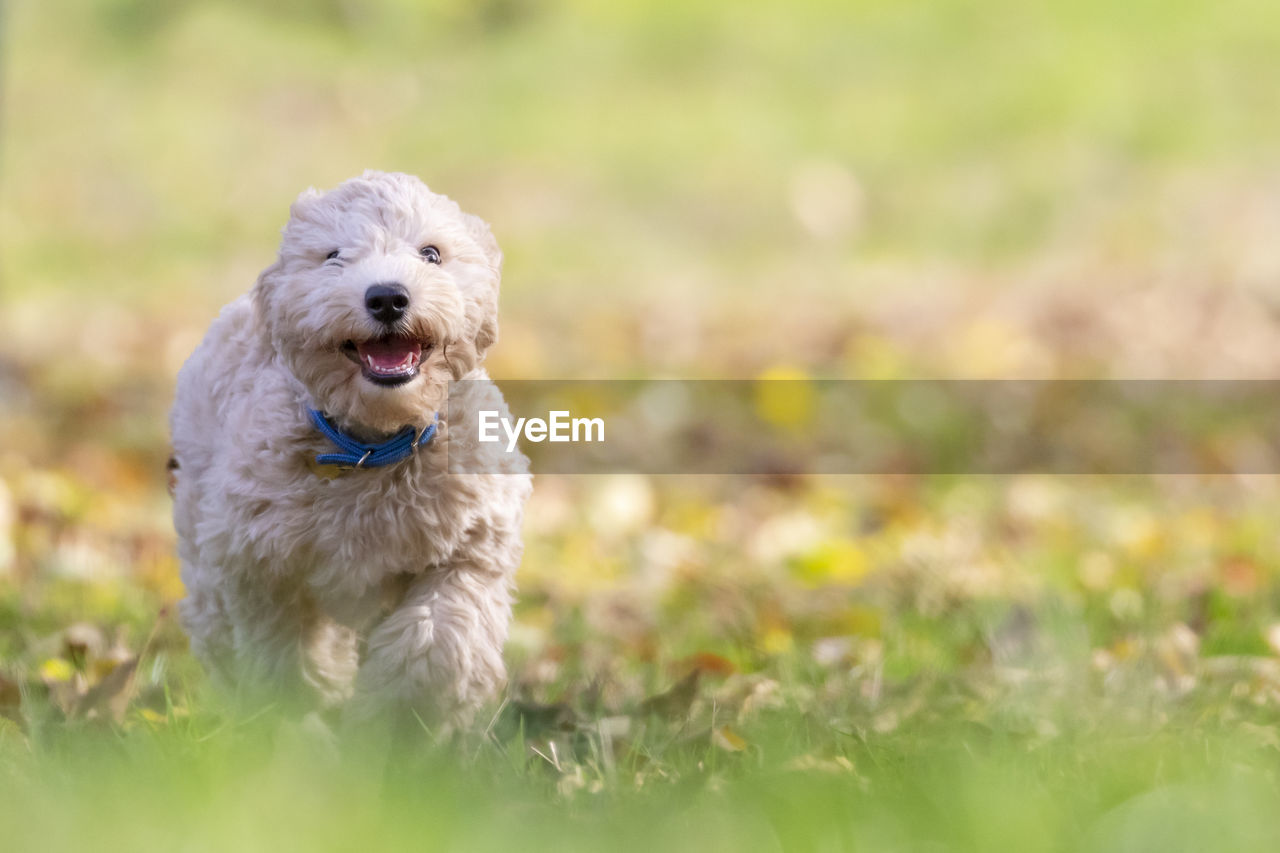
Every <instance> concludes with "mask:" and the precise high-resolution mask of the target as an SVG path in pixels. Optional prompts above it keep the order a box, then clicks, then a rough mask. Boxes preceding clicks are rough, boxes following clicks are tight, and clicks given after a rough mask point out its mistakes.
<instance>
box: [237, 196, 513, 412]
mask: <svg viewBox="0 0 1280 853" xmlns="http://www.w3.org/2000/svg"><path fill="white" fill-rule="evenodd" d="M501 266H502V253H501V252H500V251H498V244H497V243H496V242H495V241H494V239H493V235H492V234H490V232H489V227H488V226H487V225H485V223H484V222H483V221H482V220H481V219H479V218H478V217H475V216H471V215H470V214H466V213H463V212H462V211H461V210H460V209H459V208H458V205H457V204H455V203H454V202H452V201H450V200H449V199H448V198H446V197H445V196H442V195H437V194H435V193H433V192H431V191H430V190H429V189H427V187H426V185H425V184H423V183H422V182H421V181H420V180H418V179H417V178H415V177H412V176H410V175H402V174H388V173H383V172H372V171H370V172H365V173H364V174H363V175H361V176H360V177H359V178H353V179H351V180H349V181H347V182H346V183H344V184H342V185H340V186H338V187H337V188H336V189H333V190H330V191H329V192H325V193H320V192H317V191H316V190H308V191H306V192H304V193H303V194H302V195H300V196H299V197H298V200H297V201H295V202H294V204H293V207H292V209H291V211H290V219H289V224H288V225H287V226H285V229H284V239H283V240H282V241H281V244H280V256H279V258H278V259H277V260H276V262H275V263H274V264H273V265H272V266H270V267H269V268H267V269H266V270H265V271H264V272H263V273H262V275H261V276H260V277H259V279H258V283H257V285H256V286H255V287H254V291H253V299H254V304H255V307H256V309H257V313H258V316H259V318H260V321H261V323H262V325H263V329H264V332H265V334H266V335H267V336H268V338H269V341H270V344H271V346H272V348H273V349H274V350H275V352H276V353H278V355H279V356H280V357H281V358H282V359H283V361H284V363H285V365H286V366H287V367H288V368H289V369H290V370H291V371H293V374H294V375H295V376H297V378H298V379H299V380H300V381H301V382H302V383H303V385H305V386H306V388H307V390H308V392H310V394H311V396H312V398H313V400H314V402H315V405H316V406H317V407H318V408H320V409H321V410H323V411H325V412H326V413H328V414H329V415H330V416H332V417H334V418H337V419H338V420H339V421H340V422H342V423H346V424H348V425H351V426H355V427H358V428H363V430H365V431H368V432H374V433H390V432H394V431H396V430H398V429H400V428H401V427H402V426H404V425H405V424H415V425H424V424H425V423H428V422H430V420H431V417H432V413H433V412H435V411H437V410H438V409H439V408H440V406H441V405H442V404H443V402H444V398H445V394H446V391H447V386H448V382H449V380H450V379H451V378H452V379H456V378H460V377H462V376H464V375H465V374H466V373H468V372H469V371H470V370H472V369H473V368H474V367H475V366H476V365H477V364H479V362H480V360H481V359H482V358H483V357H484V352H485V350H487V349H488V348H489V346H490V345H492V344H493V342H494V341H495V340H496V338H497V332H498V325H497V312H498V278H499V273H500V270H501Z"/></svg>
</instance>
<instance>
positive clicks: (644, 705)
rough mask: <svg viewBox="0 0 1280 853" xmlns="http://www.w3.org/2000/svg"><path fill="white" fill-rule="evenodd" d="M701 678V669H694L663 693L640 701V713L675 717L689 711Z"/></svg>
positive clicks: (696, 694) (669, 717)
mask: <svg viewBox="0 0 1280 853" xmlns="http://www.w3.org/2000/svg"><path fill="white" fill-rule="evenodd" d="M701 680H702V670H700V669H695V670H693V671H692V672H690V673H689V674H688V675H686V676H685V677H684V678H682V679H680V681H678V682H676V684H675V685H674V686H673V687H672V688H671V689H670V690H667V691H666V692H665V693H658V694H657V695H654V696H650V697H649V698H648V699H645V700H644V701H643V702H641V703H640V713H641V714H655V715H657V716H659V717H666V718H668V719H675V718H676V717H683V716H684V715H686V714H688V713H689V708H690V707H691V706H692V705H693V700H694V699H695V698H697V696H698V685H699V683H700V682H701Z"/></svg>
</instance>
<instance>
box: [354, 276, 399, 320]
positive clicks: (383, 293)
mask: <svg viewBox="0 0 1280 853" xmlns="http://www.w3.org/2000/svg"><path fill="white" fill-rule="evenodd" d="M364 307H365V308H367V309H369V316H371V317H373V319H375V320H377V321H378V322H379V323H387V324H391V323H394V322H395V321H396V320H399V319H400V318H401V317H403V316H404V309H406V308H408V307H409V291H407V290H405V288H404V285H403V284H397V283H394V282H393V283H390V284H375V285H372V286H370V288H369V289H368V290H366V291H365V292H364Z"/></svg>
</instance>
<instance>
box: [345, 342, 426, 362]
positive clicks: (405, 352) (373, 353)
mask: <svg viewBox="0 0 1280 853" xmlns="http://www.w3.org/2000/svg"><path fill="white" fill-rule="evenodd" d="M356 349H357V350H358V351H359V353H360V360H361V361H362V362H364V363H365V364H368V363H369V362H370V360H372V362H373V366H374V367H377V368H380V369H382V370H391V369H393V368H396V367H399V366H400V365H402V364H404V363H405V359H407V358H408V357H409V356H410V355H412V356H413V357H414V360H415V361H416V360H417V359H418V358H419V357H421V355H422V345H421V344H419V343H418V342H417V341H415V340H413V339H411V338H404V337H399V336H393V337H389V338H381V339H379V340H376V341H365V342H364V343H362V344H357V345H356Z"/></svg>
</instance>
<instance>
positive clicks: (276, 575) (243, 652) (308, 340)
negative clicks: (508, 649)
mask: <svg viewBox="0 0 1280 853" xmlns="http://www.w3.org/2000/svg"><path fill="white" fill-rule="evenodd" d="M501 262H502V256H501V253H500V252H499V251H498V246H497V244H496V243H495V241H494V239H493V236H492V235H491V234H490V232H489V228H488V226H486V225H485V223H484V222H483V221H481V220H480V219H478V218H477V217H474V216H471V215H468V214H466V213H463V212H462V211H461V210H460V209H459V208H458V206H457V205H456V204H455V203H454V202H452V201H450V200H449V199H448V198H445V197H444V196H441V195H436V194H434V193H432V192H431V191H430V190H428V189H427V187H426V186H425V185H424V184H423V183H422V182H421V181H419V180H418V179H417V178H414V177H411V176H409V175H402V174H384V173H380V172H366V173H365V174H364V175H362V176H361V177H359V178H355V179H352V180H350V181H347V182H346V183H344V184H342V185H341V186H339V187H337V188H336V189H334V190H332V191H330V192H327V193H319V192H316V191H315V190H309V191H307V192H305V193H303V194H302V195H301V196H299V198H298V200H297V201H296V202H295V203H294V205H293V207H292V210H291V218H290V220H289V223H288V225H287V226H286V227H285V229H284V238H283V240H282V242H281V245H280V254H279V257H278V259H277V260H276V262H275V263H274V264H272V265H271V266H270V267H268V268H267V269H266V270H265V271H264V272H263V273H262V275H261V276H260V277H259V279H258V282H257V285H256V286H255V287H254V288H253V290H252V292H251V293H249V294H248V295H246V296H244V297H241V298H240V299H238V300H236V301H235V302H233V303H231V304H230V305H228V306H227V307H226V308H225V309H224V310H223V312H222V314H221V316H220V317H219V318H218V319H217V320H216V321H215V322H214V323H213V325H212V327H211V328H210V329H209V332H208V334H207V335H206V337H205V339H204V342H203V343H201V345H200V346H199V347H198V348H197V349H196V351H195V353H194V354H192V356H191V358H190V359H188V361H187V363H186V365H185V366H184V367H183V368H182V371H181V373H180V374H179V376H178V388H177V397H176V401H175V403H174V407H173V412H172V415H171V428H172V432H173V446H174V457H175V461H174V463H173V465H175V466H176V470H175V474H176V484H175V492H174V523H175V526H176V528H177V531H178V540H179V553H180V557H181V560H182V579H183V582H184V583H185V585H186V589H187V598H186V600H185V601H184V602H183V603H182V609H181V614H182V619H183V623H184V626H185V627H186V629H187V631H188V633H189V634H190V636H191V644H192V648H193V650H194V651H195V653H196V655H197V656H198V657H199V658H200V660H201V661H202V662H203V663H204V664H205V666H206V667H207V668H208V669H209V670H210V671H211V672H212V673H213V674H214V675H215V677H216V678H217V679H218V680H220V681H222V682H223V684H224V685H229V686H231V687H232V688H233V689H235V690H236V692H238V693H241V694H243V693H245V692H246V691H248V692H252V693H255V694H256V695H258V696H261V694H262V693H263V692H268V693H270V694H271V695H272V696H273V697H274V696H276V695H285V696H292V695H298V694H299V693H301V694H302V695H304V696H306V695H307V694H310V695H311V696H312V697H314V698H316V699H318V700H319V701H321V702H323V703H325V704H329V705H333V704H337V703H341V702H344V701H347V700H349V701H347V713H348V714H350V715H352V716H354V717H355V718H356V719H367V718H368V717H369V716H370V715H373V714H377V713H379V712H382V711H386V710H394V709H401V710H411V711H413V712H415V713H419V714H428V715H430V717H431V718H434V719H437V720H442V721H444V722H446V723H448V724H450V725H456V724H461V723H465V722H466V720H467V719H468V718H469V716H470V714H471V712H472V711H473V710H474V709H475V708H476V707H478V706H479V705H480V704H482V703H483V702H484V701H485V700H486V699H488V698H490V697H491V696H492V695H493V694H494V693H495V692H496V691H497V690H498V689H499V688H500V687H501V685H502V683H503V681H504V678H505V670H504V667H503V662H502V645H503V641H504V640H505V638H506V633H507V623H508V620H509V617H510V608H511V589H512V581H513V575H514V573H515V570H516V566H517V565H518V564H519V562H520V554H521V550H522V543H521V539H520V523H521V518H522V516H523V512H524V504H525V500H526V499H527V498H528V496H529V492H530V478H529V474H528V465H527V462H526V460H525V459H524V458H523V457H522V456H519V455H518V454H516V455H508V456H504V457H503V458H501V459H499V460H497V462H494V461H493V460H488V461H485V462H483V463H481V461H480V455H481V454H482V452H483V451H482V450H481V448H480V445H479V443H478V441H477V436H476V430H475V429H474V425H472V424H469V423H467V422H466V421H467V420H468V417H467V416H466V415H465V414H457V413H459V412H474V410H475V409H476V408H478V407H483V408H485V409H497V410H499V411H501V412H503V413H504V414H505V411H506V407H505V405H504V404H503V402H502V399H501V396H500V395H499V394H498V392H497V390H496V389H495V388H494V387H493V386H492V384H491V383H489V382H488V381H487V375H486V374H485V372H484V370H483V368H482V367H481V366H480V365H481V362H482V360H483V358H484V354H485V350H486V349H488V348H489V346H490V345H492V344H493V342H494V340H495V339H496V337H497V308H498V278H499V271H500V267H501ZM464 379H465V380H476V381H472V382H466V383H464V384H463V386H457V385H455V388H454V392H453V399H449V400H448V402H449V409H448V412H446V410H445V404H446V398H447V397H449V396H450V392H449V382H450V380H464ZM459 387H462V388H464V389H465V390H463V391H461V392H459V390H458V389H459ZM458 396H464V397H465V396H469V397H470V398H471V400H470V402H469V403H468V404H467V405H459V404H458V400H457V399H456V398H457V397H458ZM450 421H452V423H451V422H450ZM487 446H488V445H486V447H487ZM317 457H319V460H318V461H317ZM335 462H336V463H337V464H334V463H335ZM451 471H452V472H458V471H483V473H450V472H451Z"/></svg>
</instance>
